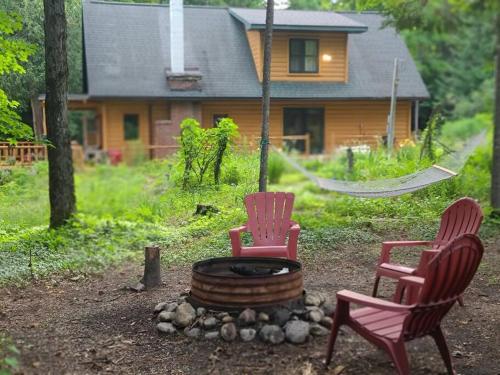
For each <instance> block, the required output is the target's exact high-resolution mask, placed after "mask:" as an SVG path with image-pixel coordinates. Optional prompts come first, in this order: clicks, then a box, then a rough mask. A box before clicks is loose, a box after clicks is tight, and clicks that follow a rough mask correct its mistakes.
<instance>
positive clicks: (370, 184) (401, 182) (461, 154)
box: [273, 131, 486, 198]
mask: <svg viewBox="0 0 500 375" xmlns="http://www.w3.org/2000/svg"><path fill="white" fill-rule="evenodd" d="M485 139H486V131H483V132H481V133H479V134H477V135H475V136H473V137H471V138H470V139H469V140H468V141H467V142H466V143H465V144H464V146H463V147H462V149H461V150H460V151H455V152H452V153H450V154H448V155H447V156H446V157H444V158H443V159H442V160H441V163H440V164H441V165H433V166H432V167H429V168H427V169H424V170H421V171H418V172H415V173H412V174H408V175H405V176H401V177H397V178H387V179H382V180H372V181H344V180H334V179H328V178H323V177H318V176H315V175H314V174H312V173H311V172H309V171H308V170H307V169H306V168H304V167H303V166H302V165H300V164H299V163H297V162H296V161H295V160H293V159H292V158H291V157H289V156H288V155H287V154H285V153H283V152H281V151H279V150H278V149H276V148H275V147H273V149H274V150H276V151H277V152H278V153H279V154H280V155H281V156H282V157H283V158H284V159H285V160H286V161H287V162H288V163H289V164H290V165H291V166H292V167H294V168H295V169H297V170H298V171H299V172H301V173H303V174H304V175H305V176H306V177H308V178H309V179H310V180H311V181H313V182H314V183H315V184H317V185H318V186H319V187H320V188H322V189H325V190H330V191H336V192H338V193H344V194H349V195H353V196H355V197H365V198H380V197H393V196H396V195H402V194H407V193H411V192H413V191H417V190H420V189H423V188H425V187H427V186H429V185H432V184H435V183H437V182H440V181H444V180H447V179H449V178H452V177H455V176H456V175H457V172H458V171H460V170H461V169H462V168H463V166H464V165H465V163H466V162H467V159H468V158H469V157H470V155H471V154H472V153H473V152H474V151H475V150H476V148H477V147H478V146H479V145H481V144H482V143H483V142H484V141H485ZM455 171H456V172H455Z"/></svg>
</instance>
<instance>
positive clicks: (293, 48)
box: [289, 39, 319, 73]
mask: <svg viewBox="0 0 500 375" xmlns="http://www.w3.org/2000/svg"><path fill="white" fill-rule="evenodd" d="M318 66H319V64H318V40H317V39H290V45H289V72H290V73H318Z"/></svg>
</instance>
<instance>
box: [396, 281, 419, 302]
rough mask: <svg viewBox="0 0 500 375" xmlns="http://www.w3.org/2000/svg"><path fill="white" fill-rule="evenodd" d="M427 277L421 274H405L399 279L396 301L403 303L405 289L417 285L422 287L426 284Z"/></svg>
mask: <svg viewBox="0 0 500 375" xmlns="http://www.w3.org/2000/svg"><path fill="white" fill-rule="evenodd" d="M424 282H425V279H424V278H423V277H420V276H403V277H401V278H399V280H398V286H397V288H396V294H395V295H394V302H396V303H402V301H403V296H404V293H405V290H406V289H407V288H408V287H416V288H418V289H420V288H421V287H422V286H423V285H424Z"/></svg>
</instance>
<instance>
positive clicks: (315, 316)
mask: <svg viewBox="0 0 500 375" xmlns="http://www.w3.org/2000/svg"><path fill="white" fill-rule="evenodd" d="M324 316H325V314H324V313H323V311H322V310H313V311H311V312H310V313H309V320H310V321H311V322H315V323H319V322H321V319H323V317H324Z"/></svg>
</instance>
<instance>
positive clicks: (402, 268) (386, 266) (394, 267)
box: [378, 263, 415, 275]
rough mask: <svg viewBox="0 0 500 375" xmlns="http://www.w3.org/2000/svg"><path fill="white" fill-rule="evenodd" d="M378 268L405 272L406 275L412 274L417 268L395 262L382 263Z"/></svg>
mask: <svg viewBox="0 0 500 375" xmlns="http://www.w3.org/2000/svg"><path fill="white" fill-rule="evenodd" d="M378 268H379V269H381V270H386V271H389V272H395V273H404V274H406V275H412V274H413V273H414V272H415V268H411V267H406V266H402V265H400V264H393V263H382V264H380V265H379V266H378Z"/></svg>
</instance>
